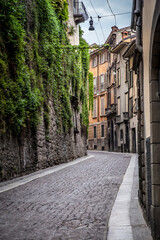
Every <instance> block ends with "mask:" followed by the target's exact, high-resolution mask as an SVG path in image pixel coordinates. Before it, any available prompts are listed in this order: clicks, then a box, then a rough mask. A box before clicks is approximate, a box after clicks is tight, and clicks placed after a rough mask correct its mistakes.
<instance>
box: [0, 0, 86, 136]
mask: <svg viewBox="0 0 160 240" xmlns="http://www.w3.org/2000/svg"><path fill="white" fill-rule="evenodd" d="M67 19H68V3H67V1H66V0H61V1H57V0H28V1H25V0H8V1H6V0H1V2H0V134H4V133H5V132H7V131H8V130H9V129H12V131H13V132H14V133H15V134H19V133H20V131H21V129H22V127H26V126H28V125H29V126H30V127H31V128H32V129H33V130H36V128H37V126H38V124H39V121H40V113H41V112H43V114H44V123H45V127H46V133H47V131H48V129H49V124H50V123H49V114H50V109H49V101H50V99H51V100H52V101H53V104H54V109H55V112H56V115H57V124H58V125H59V127H63V130H64V131H69V129H70V128H71V127H72V111H71V104H70V94H71V92H70V86H72V94H74V95H75V96H76V97H78V98H79V99H80V101H81V102H82V105H83V107H82V119H83V120H82V121H83V124H85V125H88V102H87V76H88V69H89V53H88V49H87V48H84V49H83V47H82V49H80V50H77V49H75V48H73V47H72V46H71V45H70V43H69V39H68V37H67V34H66V27H65V26H66V25H65V24H63V21H66V20H67ZM80 45H81V46H88V45H87V43H86V42H85V41H84V40H83V39H82V36H81V37H80ZM62 46H69V47H67V48H63V47H62ZM75 62H76V63H78V64H75Z"/></svg>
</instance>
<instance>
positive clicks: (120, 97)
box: [88, 26, 137, 152]
mask: <svg viewBox="0 0 160 240" xmlns="http://www.w3.org/2000/svg"><path fill="white" fill-rule="evenodd" d="M131 35H132V34H131V30H130V27H126V28H122V29H118V28H117V27H116V26H113V27H112V31H111V33H110V35H109V37H108V39H107V40H106V42H105V45H104V47H102V48H100V49H98V50H95V51H93V52H91V54H90V72H92V73H93V76H94V108H93V112H91V111H90V117H89V135H88V149H98V150H108V151H121V152H124V151H127V152H129V151H130V150H131V151H133V152H136V149H137V148H136V136H137V134H136V128H137V127H136V118H135V119H134V117H135V116H133V114H132V115H131V116H130V121H131V124H132V131H131V133H130V130H129V123H130V121H129V115H128V111H129V110H128V108H129V102H128V101H129V97H128V96H129V94H130V98H131V99H132V100H134V99H133V98H134V97H135V92H136V88H133V82H134V83H135V81H133V78H134V76H133V74H130V75H131V77H132V78H131V79H132V86H131V87H130V88H131V89H130V90H128V82H129V81H128V80H127V79H128V73H127V77H126V76H125V74H126V65H127V67H128V65H129V64H126V62H127V61H128V62H131V59H130V60H124V59H123V54H124V52H125V50H126V49H127V46H128V45H129V43H130V42H131V40H133V37H132V36H131ZM111 49H112V50H111ZM127 71H130V69H128V68H127ZM130 72H131V71H130ZM131 73H132V72H131ZM130 75H129V76H130ZM134 86H135V85H134ZM133 89H134V90H133ZM133 92H134V93H133ZM130 102H131V100H130ZM132 102H133V101H132ZM130 104H131V103H130ZM132 108H133V106H132ZM102 113H103V114H102ZM130 134H132V135H133V141H131V144H132V145H131V146H132V147H131V149H130V145H129V135H130Z"/></svg>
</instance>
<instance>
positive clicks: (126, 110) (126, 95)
mask: <svg viewBox="0 0 160 240" xmlns="http://www.w3.org/2000/svg"><path fill="white" fill-rule="evenodd" d="M125 101H126V106H125V112H128V92H127V93H125Z"/></svg>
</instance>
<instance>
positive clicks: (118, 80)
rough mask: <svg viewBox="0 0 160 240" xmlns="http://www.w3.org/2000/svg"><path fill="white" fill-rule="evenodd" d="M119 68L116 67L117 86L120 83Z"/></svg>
mask: <svg viewBox="0 0 160 240" xmlns="http://www.w3.org/2000/svg"><path fill="white" fill-rule="evenodd" d="M120 80H121V76H120V68H118V69H117V87H119V86H120V85H121V81H120Z"/></svg>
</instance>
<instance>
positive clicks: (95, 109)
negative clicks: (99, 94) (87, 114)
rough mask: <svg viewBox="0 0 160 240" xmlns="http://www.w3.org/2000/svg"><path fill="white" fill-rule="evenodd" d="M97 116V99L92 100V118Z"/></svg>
mask: <svg viewBox="0 0 160 240" xmlns="http://www.w3.org/2000/svg"><path fill="white" fill-rule="evenodd" d="M96 116H97V98H94V100H93V117H96Z"/></svg>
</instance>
